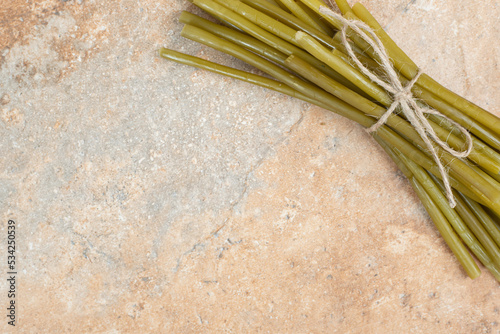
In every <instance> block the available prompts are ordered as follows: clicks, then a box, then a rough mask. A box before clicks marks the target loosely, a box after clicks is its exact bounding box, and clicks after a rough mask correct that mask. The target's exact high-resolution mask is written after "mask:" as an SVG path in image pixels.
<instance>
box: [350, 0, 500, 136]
mask: <svg viewBox="0 0 500 334" xmlns="http://www.w3.org/2000/svg"><path fill="white" fill-rule="evenodd" d="M352 10H353V11H354V13H355V14H356V16H357V17H358V18H359V19H361V20H362V21H363V22H365V23H366V24H368V25H369V26H370V27H371V28H372V29H374V31H375V33H376V34H377V35H378V37H379V38H380V39H381V41H382V42H383V43H384V46H385V48H386V49H387V52H388V54H389V56H390V57H391V59H392V60H393V62H394V65H395V66H396V68H397V69H398V70H399V71H400V72H401V73H402V74H403V75H404V76H405V77H406V78H407V79H409V80H411V79H413V78H414V77H415V76H416V75H417V73H418V67H417V65H416V64H415V63H414V62H413V61H412V60H411V59H410V57H408V56H407V55H406V54H405V53H404V52H403V51H402V50H401V49H400V48H399V47H398V46H397V44H396V43H395V42H394V41H393V40H392V39H391V38H390V36H389V35H388V34H387V33H386V32H385V31H384V30H383V29H382V27H381V26H380V24H379V23H378V22H377V20H376V19H375V18H374V17H373V16H372V15H371V14H370V13H369V12H368V10H366V8H365V7H364V6H363V5H362V4H360V3H357V4H355V5H354V6H353V7H352ZM417 85H420V86H422V87H424V88H425V89H427V90H428V91H431V92H434V93H435V94H436V95H437V96H438V97H439V98H441V99H443V100H444V101H446V102H447V103H449V104H450V105H452V106H453V107H455V108H457V109H458V110H460V111H461V112H463V113H464V114H465V115H467V116H469V117H470V118H472V119H474V120H476V121H478V122H479V123H481V124H482V125H483V126H485V127H486V128H489V129H491V130H493V131H494V132H495V133H496V134H500V119H499V118H498V117H496V116H495V115H493V114H490V113H488V112H487V111H486V110H484V109H482V108H480V107H478V106H477V105H475V104H473V103H471V102H469V101H467V100H466V99H464V98H462V97H461V96H459V95H458V94H455V93H453V92H452V91H450V90H448V89H446V88H445V87H443V86H442V85H440V84H439V83H438V82H436V81H435V80H434V79H432V78H431V77H430V76H428V75H426V74H423V75H422V76H420V78H419V80H418V81H417Z"/></svg>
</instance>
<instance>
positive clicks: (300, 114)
mask: <svg viewBox="0 0 500 334" xmlns="http://www.w3.org/2000/svg"><path fill="white" fill-rule="evenodd" d="M363 3H364V4H365V6H366V7H367V8H368V9H369V10H370V11H371V12H372V13H373V14H374V15H375V17H377V18H378V19H379V20H380V22H381V23H382V24H383V26H384V27H385V29H386V30H387V31H388V32H389V33H390V35H391V36H392V37H393V38H394V39H395V40H396V42H397V43H398V44H399V45H400V46H401V47H402V48H403V49H404V50H406V51H407V53H408V54H409V55H410V56H411V57H412V58H413V59H414V60H415V61H416V62H417V63H418V64H419V65H420V66H421V67H422V68H423V69H425V71H426V72H427V73H429V74H430V75H431V76H433V77H435V78H436V79H437V80H438V81H440V82H442V83H444V84H445V85H446V86H448V87H449V88H451V89H452V90H454V91H456V92H458V93H459V94H462V95H463V96H465V97H467V98H468V99H470V100H472V101H474V102H475V103H477V104H479V105H480V106H483V107H485V108H486V109H488V110H490V111H491V112H492V113H494V114H496V115H500V94H499V91H500V67H499V65H500V45H499V43H498V41H499V40H500V22H499V18H500V2H499V1H497V0H484V1H458V0H442V1H438V0H411V1H410V0H365V1H363ZM183 10H193V11H195V12H197V13H198V12H199V11H198V10H197V9H196V8H195V7H194V6H193V5H192V4H190V3H189V2H188V1H187V0H166V1H150V0H136V1H132V0H124V1H95V0H78V1H76V0H69V1H56V0H39V1H32V0H28V1H25V0H10V1H7V0H4V1H3V2H2V6H0V98H1V99H0V152H1V156H2V158H1V159H0V233H1V235H0V244H1V247H0V249H1V250H2V251H1V252H0V254H2V255H1V258H2V260H1V261H0V307H1V309H2V310H4V311H3V312H6V307H7V302H8V299H7V292H6V291H7V288H8V287H7V283H6V278H7V274H6V272H7V267H6V256H7V253H6V242H7V221H8V220H9V219H13V220H15V221H16V223H17V255H16V256H17V271H18V272H19V273H18V276H17V298H16V305H17V326H16V327H15V328H12V327H11V326H8V325H7V320H6V318H5V317H4V316H2V317H1V318H0V319H2V320H1V321H0V332H2V333H14V332H19V333H499V332H500V325H499V319H500V304H499V300H500V289H499V284H498V282H496V281H495V280H494V278H493V277H492V276H491V275H490V274H489V273H488V272H486V271H485V270H484V268H482V267H481V268H482V269H483V274H482V276H481V277H479V278H478V279H476V280H474V281H473V280H471V279H469V278H468V277H467V276H466V274H465V273H464V271H463V270H462V269H461V268H460V266H459V264H458V262H457V261H456V259H455V258H454V257H453V254H452V253H451V251H450V250H449V249H448V248H447V246H446V245H445V243H444V242H443V240H442V238H441V237H440V236H439V234H438V232H437V230H436V229H435V227H434V226H433V223H432V221H431V220H430V219H429V217H428V216H427V214H426V212H425V210H424V208H423V206H422V205H421V204H420V203H419V200H418V198H417V197H416V196H415V195H414V193H413V191H412V189H411V187H410V185H409V183H408V182H407V180H406V179H405V178H404V176H403V175H402V174H401V173H400V172H399V171H398V170H397V168H396V167H395V165H394V164H393V163H392V162H391V161H390V159H388V157H387V156H386V155H385V153H384V152H383V151H382V150H381V149H380V148H379V147H378V146H377V144H376V143H375V142H374V141H373V140H372V139H371V137H370V136H369V135H368V134H366V132H365V131H364V130H363V129H362V128H361V127H360V126H358V125H356V124H354V123H352V122H350V121H348V120H345V119H343V118H341V117H339V116H336V115H334V114H331V113H329V112H326V111H324V110H322V109H320V108H318V107H316V106H311V105H309V104H307V103H304V102H301V101H298V100H294V99H292V98H289V97H286V96H283V95H280V94H277V93H274V92H270V91H267V90H265V89H262V88H258V87H254V86H251V85H249V84H245V83H242V82H237V81H235V80H231V79H227V78H223V77H220V76H217V75H215V74H211V73H207V72H205V71H201V70H197V69H193V68H190V67H186V66H181V65H177V64H174V63H171V62H168V61H165V60H163V59H160V58H159V57H158V55H157V50H158V48H159V47H161V46H167V47H169V48H174V49H177V50H180V51H183V52H187V53H189V54H193V55H197V56H200V57H203V58H205V59H210V60H213V61H216V62H220V63H223V64H227V65H231V66H234V67H238V68H241V69H245V70H251V71H254V70H253V69H251V68H250V67H249V66H247V65H245V64H243V63H242V62H240V61H237V60H234V59H231V58H230V57H227V56H225V55H222V54H220V53H218V52H216V51H213V50H211V49H209V48H207V47H204V46H200V45H197V44H195V43H193V42H190V41H188V40H185V39H183V38H182V37H180V30H181V28H182V27H181V24H180V23H179V22H178V20H177V18H178V16H179V15H180V13H181V12H182V11H183ZM255 73H258V72H257V71H255ZM2 314H3V313H2Z"/></svg>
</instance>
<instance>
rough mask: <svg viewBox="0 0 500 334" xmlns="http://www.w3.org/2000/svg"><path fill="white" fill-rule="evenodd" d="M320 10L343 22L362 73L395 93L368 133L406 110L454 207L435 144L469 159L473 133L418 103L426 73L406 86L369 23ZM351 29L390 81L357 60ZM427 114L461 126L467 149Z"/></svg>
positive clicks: (343, 36)
mask: <svg viewBox="0 0 500 334" xmlns="http://www.w3.org/2000/svg"><path fill="white" fill-rule="evenodd" d="M320 12H321V13H322V14H325V15H327V16H330V17H332V18H334V19H335V20H338V21H340V22H341V23H342V29H341V33H342V43H343V44H344V46H345V48H346V49H347V52H348V54H349V56H350V57H351V59H352V60H353V61H354V62H355V63H356V65H357V66H358V68H359V69H360V70H361V72H363V74H365V75H366V76H367V77H368V78H369V79H370V80H372V81H373V82H374V83H376V84H377V85H379V86H380V87H382V88H383V89H385V90H386V91H387V92H388V93H389V94H391V95H392V98H393V103H392V104H391V106H390V107H389V108H388V109H387V112H385V113H384V115H382V117H380V119H379V120H378V121H377V122H376V123H375V124H374V125H373V126H371V127H370V128H369V129H368V130H367V131H368V132H369V133H371V132H375V131H377V130H378V129H379V128H380V127H381V126H383V125H384V124H385V123H386V122H387V120H388V119H389V117H390V116H391V115H392V114H393V113H394V112H395V111H396V110H397V109H398V108H399V109H400V110H401V111H402V112H403V114H404V116H405V117H406V119H407V120H408V121H409V122H410V123H411V125H412V126H413V127H414V128H415V130H416V131H417V133H418V134H419V135H420V137H421V138H422V140H423V141H424V143H425V145H426V147H427V149H428V150H429V152H430V154H431V155H432V157H433V158H434V161H435V162H436V164H437V166H438V169H439V172H440V174H441V178H442V180H443V183H444V186H445V189H446V196H447V198H448V202H449V203H450V206H451V207H452V208H454V207H455V206H456V202H455V198H454V196H453V191H452V189H451V185H450V180H449V175H448V173H447V171H446V169H445V167H444V165H443V163H442V162H441V159H440V158H439V156H438V150H437V149H436V148H435V147H434V145H435V144H436V145H437V146H438V147H439V148H441V149H442V150H444V151H446V152H448V153H449V154H451V155H452V156H454V157H455V158H459V159H460V158H466V157H467V156H469V154H470V153H471V152H472V148H473V142H472V136H471V135H470V133H469V132H468V131H467V130H466V129H465V128H464V127H463V126H461V125H460V124H458V123H457V122H455V121H453V120H451V119H450V118H449V117H446V116H444V115H443V114H441V113H440V112H439V111H437V110H435V109H432V108H428V107H424V106H421V105H419V103H418V102H417V100H416V99H415V97H414V96H413V93H412V88H413V86H414V85H415V84H416V83H417V81H418V79H419V78H420V76H421V75H422V73H423V72H422V70H419V71H418V73H417V75H415V77H414V78H413V79H412V80H411V81H410V82H409V83H408V84H407V85H406V86H403V84H402V83H401V80H400V78H399V75H398V72H397V71H396V69H395V68H394V65H393V64H392V62H391V59H390V58H389V56H388V54H387V51H386V49H385V46H384V44H383V43H382V41H381V40H380V38H379V37H378V35H377V34H376V33H375V31H374V30H373V29H372V28H371V27H370V26H368V25H367V24H365V23H364V22H362V21H359V20H349V19H346V18H344V17H343V16H342V15H339V14H337V13H335V12H333V11H332V10H331V9H329V8H328V7H325V6H321V7H320ZM348 28H350V29H352V30H353V31H354V32H355V33H356V34H357V35H358V36H359V37H361V38H362V39H363V40H364V41H365V42H367V43H368V44H369V45H370V46H371V47H372V48H373V51H374V52H375V54H376V55H377V56H378V58H379V59H378V60H379V62H380V65H381V67H382V68H383V70H384V72H385V74H386V75H387V82H386V81H384V80H383V79H382V78H380V77H379V76H377V75H376V74H374V73H373V72H372V71H370V70H369V69H367V68H366V67H365V66H364V65H363V64H362V63H361V61H360V60H359V59H358V57H357V55H356V53H355V52H354V51H353V49H352V47H351V45H350V43H349V41H348V39H347V29H348ZM426 114H432V115H436V116H439V117H441V118H443V119H445V120H446V121H448V122H449V123H451V124H452V125H453V126H455V127H456V128H457V129H459V130H460V131H461V132H462V134H463V135H464V137H465V139H466V143H467V149H466V150H464V151H457V150H454V149H453V148H451V147H450V146H449V145H448V143H447V142H446V141H443V140H441V139H440V138H439V137H438V135H437V134H436V132H435V131H434V129H433V127H432V124H431V123H430V122H429V120H428V119H427V117H426ZM434 143H435V144H434Z"/></svg>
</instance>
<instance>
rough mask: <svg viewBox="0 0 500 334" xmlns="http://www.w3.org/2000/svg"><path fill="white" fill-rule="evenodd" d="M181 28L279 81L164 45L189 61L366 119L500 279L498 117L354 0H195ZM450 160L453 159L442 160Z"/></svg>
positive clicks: (456, 236)
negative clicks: (332, 3)
mask: <svg viewBox="0 0 500 334" xmlns="http://www.w3.org/2000/svg"><path fill="white" fill-rule="evenodd" d="M190 1H191V2H192V3H194V4H195V5H196V6H198V7H199V8H201V9H202V10H204V11H205V12H207V13H208V14H210V15H211V16H213V17H214V18H215V19H217V20H218V21H219V22H220V23H221V24H216V23H213V22H211V21H209V20H206V19H204V18H201V17H199V16H196V15H194V14H191V13H189V12H183V13H182V14H181V16H180V21H181V22H182V23H184V24H185V27H184V29H183V30H182V33H181V34H182V36H184V37H186V38H188V39H191V40H193V41H196V42H198V43H202V44H204V45H207V46H209V47H212V48H214V49H217V50H219V51H222V52H224V53H227V54H229V55H231V56H234V57H236V58H238V59H240V60H243V61H245V62H247V63H248V64H250V65H252V66H255V67H256V68H258V69H260V70H261V71H263V72H265V73H267V74H268V75H269V76H271V77H272V78H273V79H269V78H268V77H263V76H259V75H255V74H252V73H248V72H244V71H241V70H237V69H234V68H230V67H226V66H223V65H219V64H215V63H212V62H210V61H207V60H203V59H200V58H197V57H193V56H189V55H185V54H182V53H179V52H176V51H173V50H169V49H165V48H162V49H161V50H160V55H161V56H162V57H164V58H166V59H169V60H173V61H176V62H179V63H182V64H187V65H191V66H195V67H198V68H202V69H206V70H209V71H212V72H215V73H219V74H222V75H225V76H229V77H232V78H236V79H239V80H243V81H246V82H250V83H252V84H256V85H259V86H262V87H266V88H269V89H272V90H275V91H278V92H281V93H283V94H287V95H290V96H292V97H295V98H298V99H301V100H304V101H307V102H310V103H313V104H315V105H317V106H319V107H322V108H324V109H326V110H330V111H332V112H335V113H337V114H340V115H342V116H344V117H347V118H349V119H351V120H353V121H355V122H357V123H359V124H360V125H362V126H363V127H365V128H366V129H367V130H368V132H369V133H370V134H371V135H372V136H373V138H374V139H375V140H376V141H377V142H378V143H379V144H380V146H381V147H382V148H383V149H384V150H385V151H386V152H387V154H388V155H389V156H390V157H391V159H392V160H393V161H394V162H395V163H396V164H397V165H398V167H399V168H400V170H401V171H402V172H403V173H404V174H405V175H406V177H407V178H408V179H409V181H410V183H411V185H412V187H413V189H414V190H415V192H416V193H417V195H418V196H419V198H420V200H421V202H422V204H423V205H424V207H425V208H426V210H427V212H428V213H429V215H430V217H431V218H432V220H433V222H434V224H435V225H436V227H437V229H438V230H439V232H440V234H441V235H442V236H443V238H444V240H445V241H446V243H447V244H448V246H449V247H450V249H451V250H452V251H453V253H454V254H455V256H456V257H457V259H458V261H459V262H460V263H461V265H462V266H463V268H464V270H465V272H466V273H467V274H468V276H469V277H471V278H476V277H478V276H479V275H480V269H479V267H478V265H477V264H476V262H475V261H474V259H473V257H472V255H471V252H472V253H473V254H474V255H475V256H476V258H477V259H478V260H479V261H480V262H481V263H482V264H483V265H484V266H485V267H486V268H487V269H488V270H489V271H490V272H491V273H492V274H493V276H494V277H495V278H496V279H497V280H499V281H500V229H499V228H498V225H497V220H498V219H499V217H500V153H499V152H500V119H499V118H497V117H496V116H494V115H492V114H490V113H488V112H487V111H485V110H483V109H482V108H480V107H478V106H476V105H475V104H473V103H471V102H469V101H467V100H465V99H463V98H462V97H460V96H458V95H457V94H455V93H453V92H451V91H449V90H447V89H446V88H444V87H443V86H441V85H440V84H439V83H437V82H436V81H435V80H433V79H432V78H431V77H429V76H428V75H426V74H425V73H423V72H422V70H420V69H419V68H418V67H417V65H416V64H415V63H414V62H413V61H412V60H411V59H410V58H409V57H408V56H407V55H406V54H405V53H404V52H403V51H402V50H401V49H400V48H399V47H398V46H397V45H396V43H395V42H394V41H393V40H392V39H391V38H390V37H389V36H388V35H387V34H386V33H385V32H384V30H383V29H382V28H381V26H380V24H379V23H378V22H377V21H376V20H375V18H373V16H372V15H371V14H370V13H369V12H368V10H366V8H365V7H363V6H362V5H361V4H359V3H357V4H355V5H354V6H352V8H351V7H350V6H349V5H348V3H347V2H346V1H345V0H336V3H337V6H338V8H339V9H340V12H341V13H342V15H340V14H337V13H335V12H334V11H332V10H331V9H329V8H328V6H327V5H326V4H325V3H324V2H323V1H322V0H190ZM445 166H446V167H445Z"/></svg>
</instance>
